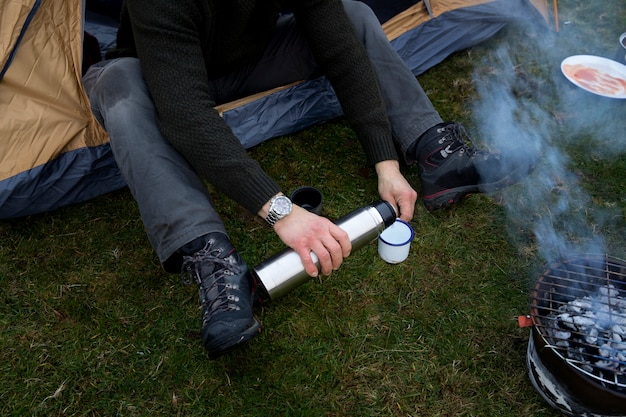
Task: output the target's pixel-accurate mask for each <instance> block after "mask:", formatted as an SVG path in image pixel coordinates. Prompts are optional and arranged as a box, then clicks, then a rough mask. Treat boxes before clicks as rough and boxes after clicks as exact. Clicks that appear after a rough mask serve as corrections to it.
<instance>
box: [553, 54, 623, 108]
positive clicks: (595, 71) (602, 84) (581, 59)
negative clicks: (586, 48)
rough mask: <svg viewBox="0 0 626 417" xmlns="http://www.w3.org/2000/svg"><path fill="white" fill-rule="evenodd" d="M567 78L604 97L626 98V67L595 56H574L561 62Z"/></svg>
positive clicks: (562, 70)
mask: <svg viewBox="0 0 626 417" xmlns="http://www.w3.org/2000/svg"><path fill="white" fill-rule="evenodd" d="M561 72H563V75H565V78H567V79H568V80H570V81H571V82H572V83H574V84H575V85H577V86H578V87H580V88H582V89H584V90H587V91H589V92H590V93H593V94H597V95H599V96H603V97H611V98H626V65H623V64H620V63H619V62H617V61H613V60H612V59H608V58H602V57H599V56H594V55H574V56H570V57H569V58H565V59H564V60H563V62H561Z"/></svg>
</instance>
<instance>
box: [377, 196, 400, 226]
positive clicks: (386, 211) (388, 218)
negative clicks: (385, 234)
mask: <svg viewBox="0 0 626 417" xmlns="http://www.w3.org/2000/svg"><path fill="white" fill-rule="evenodd" d="M372 207H374V208H375V209H376V210H378V212H379V213H380V216H381V217H382V218H383V222H384V223H385V227H389V226H391V225H392V224H393V223H394V222H395V221H396V217H398V216H397V214H396V211H395V210H394V208H393V206H392V205H391V204H390V203H389V202H388V201H384V200H380V201H377V202H375V203H373V204H372Z"/></svg>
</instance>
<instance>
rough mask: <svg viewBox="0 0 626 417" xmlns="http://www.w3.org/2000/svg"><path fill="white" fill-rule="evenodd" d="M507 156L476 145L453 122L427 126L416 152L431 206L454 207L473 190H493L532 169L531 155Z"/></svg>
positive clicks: (425, 197)
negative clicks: (480, 148) (506, 157)
mask: <svg viewBox="0 0 626 417" xmlns="http://www.w3.org/2000/svg"><path fill="white" fill-rule="evenodd" d="M520 156H521V158H518V157H516V158H508V159H506V160H505V159H504V158H503V157H502V155H500V154H499V153H490V152H487V151H483V150H479V149H476V148H474V146H473V144H472V142H471V140H470V139H469V136H468V134H467V132H466V130H465V128H464V127H463V126H461V125H460V124H457V123H453V122H447V123H441V124H438V125H436V126H434V127H432V128H430V129H429V130H427V131H426V132H425V133H424V134H423V135H422V136H421V137H420V139H419V141H418V143H417V145H416V146H415V152H413V158H414V159H415V160H416V161H417V164H418V172H419V175H420V181H421V184H422V200H423V202H424V205H425V206H426V208H427V209H428V210H431V211H432V210H437V209H441V208H447V207H450V206H451V205H453V204H456V203H458V202H459V201H461V200H462V199H463V197H465V196H466V195H468V194H471V193H492V192H494V191H497V190H500V189H502V188H504V187H507V186H509V185H511V184H514V183H516V182H518V181H520V180H521V179H522V178H524V177H526V176H527V175H528V174H529V173H530V171H532V168H533V163H531V161H530V158H529V157H528V156H527V155H520Z"/></svg>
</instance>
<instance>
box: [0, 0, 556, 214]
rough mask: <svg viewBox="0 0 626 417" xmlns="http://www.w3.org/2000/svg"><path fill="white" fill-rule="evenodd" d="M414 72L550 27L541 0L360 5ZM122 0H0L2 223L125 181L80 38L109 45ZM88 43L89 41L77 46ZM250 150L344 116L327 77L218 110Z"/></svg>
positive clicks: (372, 0)
mask: <svg viewBox="0 0 626 417" xmlns="http://www.w3.org/2000/svg"><path fill="white" fill-rule="evenodd" d="M362 1H365V2H366V3H368V4H369V5H370V6H371V7H372V9H373V10H374V11H375V12H376V14H377V16H378V17H379V20H380V22H381V24H382V25H383V28H384V30H385V33H387V35H388V37H389V40H390V42H391V43H392V45H393V46H394V48H395V49H396V50H397V51H398V52H399V53H400V55H401V56H402V57H403V59H404V60H405V61H406V63H407V65H408V66H409V67H410V69H411V70H412V71H413V73H414V74H415V75H419V74H420V73H422V72H424V71H426V70H427V69H429V68H432V67H433V66H435V65H436V64H438V63H440V62H441V61H442V60H444V59H445V58H446V57H447V56H449V55H450V54H452V53H454V52H456V51H459V50H462V49H465V48H468V47H470V46H473V45H476V44H478V43H480V42H482V41H484V40H486V39H488V38H489V37H491V36H493V35H494V34H495V33H497V32H498V31H499V30H501V29H502V28H503V27H504V26H505V25H507V24H508V23H509V22H511V21H533V22H534V21H540V22H543V24H545V22H546V21H547V17H548V16H547V7H546V2H545V0H362ZM118 3H119V0H117V1H116V0H92V1H90V0H86V2H85V0H83V2H82V4H81V2H77V1H42V0H21V1H19V2H18V1H14V0H0V11H1V14H0V114H2V118H1V119H0V219H10V218H16V217H23V216H28V215H33V214H38V213H43V212H46V211H50V210H53V209H56V208H58V207H62V206H65V205H68V204H73V203H79V202H83V201H86V200H89V199H91V198H94V197H97V196H100V195H102V194H105V193H108V192H111V191H114V190H117V189H119V188H122V187H124V186H125V183H124V180H123V179H122V177H121V175H120V173H119V171H118V169H117V166H116V164H115V161H114V159H113V156H112V154H111V149H110V146H109V143H108V140H109V139H108V136H107V134H106V132H105V131H104V130H103V129H102V127H101V126H100V125H99V124H98V122H97V121H96V120H95V118H94V117H93V115H92V114H91V111H90V106H89V101H88V99H87V97H86V94H85V92H84V90H83V88H82V84H81V81H80V79H81V75H82V69H83V68H82V67H83V58H84V57H83V46H84V39H87V38H86V37H85V36H84V34H85V32H88V33H89V34H91V35H93V36H95V38H96V39H97V40H98V43H99V47H100V51H101V52H102V53H104V52H105V51H106V50H107V49H108V48H110V47H111V46H113V45H114V42H115V30H116V25H117V22H116V20H115V16H116V13H117V9H116V5H117V4H118ZM85 44H86V42H85ZM219 111H220V113H221V115H222V117H223V118H224V120H225V121H226V122H227V123H228V124H229V126H231V128H232V129H233V132H234V133H235V135H236V136H237V137H238V138H239V139H240V141H241V142H242V143H243V144H244V146H245V147H246V148H250V147H253V146H255V145H257V144H259V143H261V142H263V141H265V140H268V139H270V138H273V137H277V136H280V135H284V134H289V133H293V132H296V131H298V130H301V129H303V128H306V127H308V126H311V125H313V124H316V123H320V122H323V121H327V120H330V119H333V118H336V117H338V116H341V114H342V113H341V108H340V106H339V104H338V102H337V100H336V98H335V95H334V93H333V91H332V88H331V87H330V85H329V83H328V81H327V80H326V78H324V77H320V78H317V79H314V80H308V81H303V82H298V83H294V84H292V85H288V86H283V87H279V88H276V89H274V90H271V91H267V92H263V93H260V94H256V95H254V96H250V97H246V98H243V99H241V100H237V101H235V102H232V103H227V104H224V105H222V106H220V107H219Z"/></svg>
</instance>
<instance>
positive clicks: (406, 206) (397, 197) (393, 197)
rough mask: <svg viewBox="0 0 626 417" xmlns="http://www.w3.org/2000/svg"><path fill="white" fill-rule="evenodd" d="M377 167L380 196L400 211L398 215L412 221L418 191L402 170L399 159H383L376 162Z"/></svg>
mask: <svg viewBox="0 0 626 417" xmlns="http://www.w3.org/2000/svg"><path fill="white" fill-rule="evenodd" d="M375 168H376V174H377V175H378V193H379V194H380V197H381V198H382V199H383V200H385V201H388V202H389V203H390V204H391V205H392V206H393V208H394V209H395V210H396V213H399V215H398V217H400V218H401V219H402V220H404V221H407V222H408V221H411V219H412V218H413V211H414V210H415V202H416V201H417V191H415V190H414V189H413V187H411V184H409V182H408V181H407V180H406V178H404V175H402V173H401V172H400V164H399V163H398V161H394V160H388V161H381V162H379V163H377V164H376V166H375Z"/></svg>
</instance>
